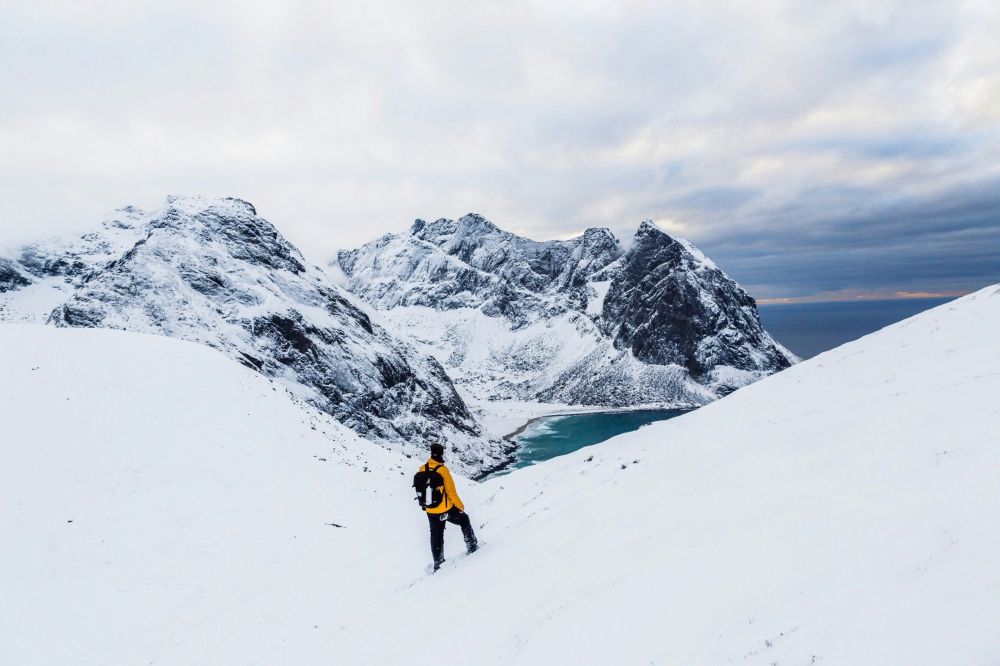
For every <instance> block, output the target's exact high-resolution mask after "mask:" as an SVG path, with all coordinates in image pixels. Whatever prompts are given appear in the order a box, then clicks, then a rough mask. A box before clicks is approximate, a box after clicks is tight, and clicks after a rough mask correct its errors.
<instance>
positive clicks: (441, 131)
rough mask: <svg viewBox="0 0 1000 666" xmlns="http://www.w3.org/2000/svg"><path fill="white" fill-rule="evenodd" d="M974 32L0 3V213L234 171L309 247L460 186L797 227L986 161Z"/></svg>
mask: <svg viewBox="0 0 1000 666" xmlns="http://www.w3.org/2000/svg"><path fill="white" fill-rule="evenodd" d="M997 34H1000V8H998V7H997V5H996V3H995V2H992V1H989V2H985V1H984V2H962V3H954V2H919V3H914V2H902V1H900V2H888V1H887V2H845V3H827V2H821V1H819V0H814V1H812V2H791V3H788V2H777V1H773V2H772V1H764V2H757V3H737V2H712V3H705V2H695V1H693V0H692V1H690V2H687V1H685V2H671V3H669V4H665V3H655V2H623V3H610V2H588V3H558V2H556V3H553V2H504V3H458V2H443V3H410V2H383V3H374V2H343V1H341V2H336V3H319V2H316V3H305V2H256V3H248V2H240V3H236V2H231V3H200V2H181V1H175V2H170V3H139V2H136V3H117V2H106V3H85V5H84V4H81V3H76V2H47V3H44V2H37V1H32V2H23V3H20V2H14V3H5V5H4V7H3V8H2V9H0V58H2V62H3V67H2V68H0V147H2V149H0V219H2V220H3V231H4V235H5V236H6V237H7V238H8V239H9V238H14V237H19V236H25V235H30V234H36V233H40V232H48V231H61V230H63V229H66V228H69V227H74V226H75V227H80V226H83V225H84V224H87V223H91V222H93V221H94V220H96V219H98V218H100V217H101V216H102V215H103V213H104V212H106V211H107V210H108V209H110V208H114V207H117V206H120V205H125V204H127V203H136V204H138V205H142V206H155V205H157V204H159V203H160V202H162V200H163V198H164V197H165V195H166V194H168V193H192V194H204V195H209V196H212V195H220V196H222V195H234V196H241V197H244V198H247V199H249V200H251V201H253V202H254V203H255V204H256V205H257V207H258V210H260V211H261V212H262V213H263V214H264V215H266V216H267V217H269V218H270V219H272V220H273V221H275V222H276V223H277V224H278V225H279V227H280V228H281V229H282V230H283V231H285V232H286V234H287V235H288V236H289V237H291V238H292V240H294V241H295V242H297V243H298V244H300V245H301V246H303V249H304V250H305V251H306V252H307V254H309V255H310V256H311V257H313V258H316V259H319V258H321V257H322V256H323V255H325V254H327V253H329V252H330V251H331V250H332V249H334V248H336V247H343V246H346V245H354V244H357V243H360V242H363V241H365V240H368V239H370V238H372V237H374V236H376V235H378V234H380V233H384V232H388V231H398V230H401V229H404V228H405V227H406V226H407V225H408V224H409V222H410V221H411V220H412V219H413V218H415V217H427V218H436V217H440V216H456V215H461V214H463V213H465V212H468V211H470V210H476V211H478V212H481V213H483V214H485V215H487V216H488V217H490V218H491V219H494V220H495V221H496V222H497V223H499V224H500V225H501V226H505V227H507V228H512V229H514V230H517V231H519V232H523V233H526V234H529V235H534V236H536V237H555V236H563V235H565V234H566V233H568V232H570V231H573V230H577V229H580V228H583V227H585V226H589V225H604V226H611V227H612V228H613V229H614V230H615V231H616V233H619V235H622V236H627V235H628V234H630V232H631V230H632V228H634V225H635V224H636V223H637V222H638V221H639V220H641V219H643V218H650V217H651V218H655V219H660V220H667V219H669V220H671V224H672V225H673V227H672V228H674V229H682V230H684V232H685V233H686V234H687V235H688V236H690V237H691V238H692V239H693V240H695V241H696V242H703V243H706V244H708V245H709V246H710V247H709V249H711V245H712V244H718V245H719V246H720V247H721V246H724V245H725V243H726V241H727V238H730V237H733V236H738V235H740V234H742V233H745V232H746V231H748V230H768V229H771V230H775V229H777V228H778V227H781V228H782V229H783V230H786V232H787V233H795V232H796V230H797V229H805V230H806V231H803V232H802V233H806V234H807V233H808V224H809V223H810V221H812V220H816V219H821V220H823V221H824V223H825V221H828V220H829V219H832V218H836V217H837V215H838V213H843V215H844V216H845V218H847V217H850V216H851V215H852V214H854V213H856V212H857V210H859V209H866V208H871V207H875V206H877V205H879V204H880V202H884V201H885V200H886V199H887V198H888V199H893V198H898V197H903V196H928V195H929V194H933V193H934V192H935V191H944V190H947V189H949V188H955V187H960V186H963V185H968V184H972V183H977V182H984V181H987V180H989V179H991V178H994V179H995V178H1000V173H998V172H997V166H996V165H997V164H1000V148H998V146H1000V141H998V139H1000V45H998V42H997V40H996V38H995V37H996V35H997ZM747 279H748V280H750V281H752V280H753V276H752V275H751V276H747ZM836 287H837V285H833V286H831V288H836Z"/></svg>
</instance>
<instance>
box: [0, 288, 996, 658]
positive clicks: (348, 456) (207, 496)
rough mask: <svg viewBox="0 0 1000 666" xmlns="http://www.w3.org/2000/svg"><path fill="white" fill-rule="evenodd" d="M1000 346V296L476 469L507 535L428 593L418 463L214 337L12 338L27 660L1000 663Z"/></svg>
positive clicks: (11, 532) (37, 332) (15, 535)
mask: <svg viewBox="0 0 1000 666" xmlns="http://www.w3.org/2000/svg"><path fill="white" fill-rule="evenodd" d="M998 328H1000V286H994V287H990V288H988V289H984V290H982V291H980V292H978V293H976V294H973V295H971V296H969V297H966V298H963V299H960V300H957V301H954V302H951V303H948V304H946V305H944V306H941V307H939V308H936V309H934V310H930V311H928V312H925V313H922V314H920V315H918V316H916V317H914V318H912V319H909V320H906V321H904V322H901V323H899V324H896V325H894V326H891V327H888V328H886V329H884V330H882V331H880V332H878V333H875V334H873V335H870V336H867V337H865V338H862V339H861V340H858V341H856V342H853V343H850V344H847V345H844V346H842V347H840V348H838V349H836V350H833V351H830V352H827V353H825V354H822V355H820V356H818V357H816V358H813V359H810V360H809V361H806V362H804V363H802V364H800V365H797V366H795V367H793V368H790V369H788V370H786V371H784V372H781V373H778V374H777V375H774V376H772V377H769V378H767V379H764V380H762V381H760V382H758V383H756V384H753V385H752V386H749V387H746V388H743V389H740V390H738V391H736V392H734V393H732V394H731V395H729V396H727V397H726V398H723V399H722V400H720V401H718V402H715V403H713V404H711V405H708V406H706V407H703V408H701V409H699V410H698V411H696V412H693V413H691V414H689V415H685V416H682V417H679V418H676V419H672V420H670V421H667V422H663V423H660V424H654V425H652V426H648V427H646V428H643V429H641V430H639V431H637V432H635V433H630V434H627V435H623V436H620V437H618V438H616V439H614V440H611V441H610V442H606V443H603V444H600V445H598V446H596V447H591V448H590V449H586V450H582V451H579V452H576V453H574V454H571V455H568V456H564V457H562V458H558V459H555V460H552V461H548V462H546V463H542V464H539V465H535V466H533V467H529V468H526V469H522V470H517V471H515V472H514V473H512V474H510V475H508V476H505V477H502V478H499V479H494V480H490V481H487V482H485V483H482V484H478V485H476V484H472V483H471V482H469V481H466V480H464V479H459V480H458V482H459V489H460V491H461V492H462V495H463V498H464V499H465V501H466V504H467V506H468V508H469V511H470V513H471V515H472V517H473V523H474V525H475V526H476V529H477V531H478V533H479V535H480V538H481V539H482V541H483V542H484V543H485V546H484V548H483V549H482V551H480V552H479V553H477V554H476V555H475V556H473V557H471V558H461V559H459V558H455V557H454V555H456V554H457V552H458V551H459V549H460V544H461V541H460V538H459V535H458V534H457V530H455V529H449V530H448V533H447V535H446V536H447V542H446V552H447V554H448V556H449V557H450V558H451V560H450V561H449V563H448V564H447V565H446V567H445V569H444V570H443V571H442V572H440V573H438V574H435V575H434V576H425V575H424V572H423V569H422V567H423V566H424V564H425V563H426V561H427V559H428V554H427V552H426V551H427V545H426V534H425V532H426V524H425V521H424V518H423V516H422V515H420V513H419V512H417V511H416V509H415V507H414V506H413V505H412V503H411V502H410V501H409V500H408V494H409V493H408V489H407V486H408V485H409V475H410V473H411V471H412V468H413V466H414V464H415V462H416V461H405V460H403V459H401V458H397V457H394V454H392V453H390V452H387V451H384V450H382V449H379V448H377V447H375V446H368V447H367V448H365V446H364V445H363V443H358V442H356V441H355V442H353V444H351V445H348V442H347V440H345V439H344V438H348V437H354V435H353V434H351V433H349V432H348V431H346V430H345V429H344V428H342V427H340V426H338V425H337V424H336V423H335V422H333V421H332V420H329V419H327V420H324V421H321V422H319V425H318V426H317V427H318V428H319V430H317V431H313V430H312V429H311V428H310V426H309V424H308V423H303V422H302V419H301V416H299V414H300V413H301V412H298V411H296V410H297V409H298V408H297V406H296V405H294V404H292V403H291V402H290V401H289V398H288V396H287V395H286V394H284V393H282V392H281V391H280V390H277V391H276V390H274V389H275V387H274V386H273V385H272V384H269V383H268V382H267V381H266V380H265V379H263V378H262V377H260V376H259V375H256V374H253V373H251V372H250V371H248V370H246V369H245V368H242V367H240V366H238V365H236V364H235V363H233V362H231V361H228V360H226V359H224V358H222V357H220V356H218V355H215V356H213V354H214V352H212V351H211V350H208V349H202V348H198V347H195V346H193V345H185V344H183V343H180V342H176V341H171V340H165V339H162V338H147V337H139V336H129V335H127V334H121V333H112V332H102V331H79V330H72V331H63V330H52V329H47V328H43V329H39V328H32V327H0V361H2V364H3V365H2V367H4V368H5V370H7V371H5V372H4V373H3V375H2V376H0V404H3V405H4V409H5V413H4V421H5V434H7V435H10V436H9V437H8V438H5V440H4V451H3V453H4V460H5V465H4V466H3V467H2V468H0V470H2V471H0V501H2V502H3V506H4V507H5V511H4V512H3V513H0V533H3V534H4V535H5V544H15V546H14V547H13V548H10V547H5V548H4V549H2V550H0V587H2V589H4V590H5V591H12V592H13V593H12V594H11V593H9V592H8V593H6V594H5V601H6V602H7V603H5V604H4V605H3V607H2V609H0V662H3V663H8V662H9V663H33V664H35V663H41V664H45V663H72V664H89V663H157V664H189V663H294V664H328V663H338V664H402V663H412V661H413V660H414V659H415V658H416V659H419V646H421V645H425V644H426V643H427V642H428V640H434V641H437V643H439V644H440V646H441V651H442V653H443V654H444V655H446V658H447V659H448V660H449V661H451V662H454V663H475V664H493V663H516V664H553V663H579V664H598V663H600V664H606V663H616V664H618V663H620V664H650V663H652V664H684V665H687V664H768V665H769V664H781V665H786V664H810V663H817V664H837V665H841V664H858V665H862V664H865V665H867V664H907V665H912V664H927V665H935V666H937V665H939V664H963V665H965V664H983V665H986V664H996V663H998V662H1000V637H998V634H997V633H996V631H995V628H996V618H997V617H1000V595H998V594H997V590H1000V569H998V568H997V567H996V560H997V557H998V555H1000V523H998V522H997V520H996V509H997V507H998V506H1000V484H998V483H997V470H998V469H1000V446H998V442H1000V401H998V400H997V397H996V396H998V395H1000V349H998V342H997V338H996V335H995V332H996V330H998ZM57 336H62V337H57ZM88 336H89V337H88ZM111 336H119V337H111ZM64 348H65V349H66V351H65V352H64V351H63V349H64ZM154 359H161V360H159V361H155V360H154ZM138 367H148V368H151V370H150V371H149V376H148V377H147V376H144V375H145V374H146V372H147V371H146V370H145V369H144V370H141V371H140V370H138V369H137V368H138ZM33 368H37V369H33ZM97 368H103V369H105V370H106V372H105V374H104V376H103V377H100V378H99V377H98V375H97V373H95V372H94V370H95V369H97ZM150 379H152V380H153V381H149V380H150ZM65 398H69V399H68V400H66V399H65ZM164 410H166V411H164ZM316 418H325V417H320V416H319V415H317V417H316ZM324 430H325V431H326V433H324V432H323V431H324ZM342 446H347V448H346V449H344V448H341V447H342ZM350 451H365V452H366V455H365V460H364V461H359V460H355V458H354V455H353V454H352V453H350ZM314 456H318V457H327V458H328V460H327V461H326V462H320V461H319V458H318V457H314ZM400 464H402V465H403V467H402V468H401V469H400V468H398V467H397V466H398V465H400ZM365 466H367V468H368V470H369V471H368V472H365V471H363V470H364V468H365ZM9 507H12V509H11V508H9ZM67 520H73V521H74V522H73V523H67V522H66V521H67ZM327 522H337V523H342V524H345V525H347V527H346V528H336V527H330V526H326V525H324V523H327ZM53 636H58V637H59V638H60V640H53V639H52V637H53Z"/></svg>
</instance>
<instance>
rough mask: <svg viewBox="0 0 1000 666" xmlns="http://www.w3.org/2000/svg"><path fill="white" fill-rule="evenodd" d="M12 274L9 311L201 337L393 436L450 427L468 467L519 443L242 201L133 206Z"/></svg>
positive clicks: (30, 317)
mask: <svg viewBox="0 0 1000 666" xmlns="http://www.w3.org/2000/svg"><path fill="white" fill-rule="evenodd" d="M5 267H6V268H5ZM4 275H6V276H7V277H0V279H2V280H3V284H5V285H9V287H8V289H7V291H6V292H5V293H3V294H0V317H2V318H4V319H6V320H8V321H21V322H24V321H44V322H48V323H50V324H53V325H56V326H74V327H100V328H114V329H121V330H128V331H134V332H143V333H156V334H161V335H166V336H169V337H176V338H181V339H184V340H189V341H193V342H200V343H203V344H206V345H209V346H211V347H214V348H215V349H219V350H221V351H224V352H225V353H227V354H228V355H229V356H230V357H232V358H234V359H236V360H238V361H239V362H241V363H243V364H244V365H246V366H248V367H250V368H253V369H255V370H257V371H259V372H261V373H262V374H264V375H266V376H268V377H272V378H275V379H278V380H280V381H282V382H283V383H284V384H285V386H287V387H288V388H291V389H294V390H296V391H297V392H298V393H299V394H300V395H301V396H302V397H303V398H305V399H306V400H308V401H309V402H311V403H312V404H314V405H316V406H317V407H319V408H321V409H323V410H325V411H327V412H329V413H330V414H332V415H333V416H335V417H336V418H337V419H339V420H340V421H341V422H342V423H344V424H346V425H347V426H349V427H351V428H353V429H354V430H355V431H357V432H358V433H360V434H362V435H364V436H365V437H368V438H370V439H373V440H375V441H378V442H381V443H384V444H386V445H389V446H392V447H394V448H396V449H399V450H403V451H405V452H407V453H410V454H413V455H416V454H422V452H423V451H424V450H425V449H426V445H427V443H428V442H429V441H435V440H441V441H444V442H446V443H448V444H449V445H450V448H451V449H452V450H453V451H455V452H456V454H457V460H456V461H455V462H456V466H457V467H458V468H460V469H463V470H467V471H469V472H482V471H484V470H487V469H490V468H494V467H496V466H498V465H501V464H503V462H505V461H506V460H508V459H509V456H510V448H511V445H510V444H509V443H506V442H502V441H500V440H498V439H495V438H490V437H488V436H487V435H485V433H484V432H483V430H482V427H481V426H480V424H479V423H478V422H477V421H476V419H475V418H474V417H473V416H472V415H471V414H470V413H469V411H468V409H467V407H466V405H465V403H464V402H463V400H462V398H461V397H460V395H459V394H458V393H457V392H456V390H455V387H454V386H453V385H452V382H451V379H450V378H449V377H448V375H447V373H446V372H445V371H444V369H443V368H442V367H441V365H440V363H438V362H437V360H435V359H434V357H432V356H429V355H426V354H419V353H417V352H416V351H415V350H414V349H413V348H412V347H411V346H410V345H409V344H407V343H406V342H404V341H402V340H400V339H398V338H397V337H395V336H393V335H392V334H391V333H389V332H388V331H386V330H385V329H384V328H382V327H380V326H377V325H375V324H373V323H372V322H371V320H370V318H369V317H368V315H366V314H365V313H364V312H363V311H362V310H360V309H359V308H358V307H356V306H355V305H354V304H353V303H352V302H351V299H349V298H347V297H346V295H345V293H344V292H343V291H342V290H341V289H340V288H339V287H337V286H335V285H333V284H332V283H331V282H330V281H329V280H328V278H327V275H326V273H324V272H323V271H322V270H320V269H319V268H316V267H312V266H309V265H307V264H306V262H305V260H304V259H303V257H302V255H301V254H300V253H299V252H298V250H297V249H296V248H294V247H293V246H292V245H291V244H289V243H288V242H287V241H286V240H285V239H284V238H283V237H282V236H281V235H280V234H279V233H278V231H277V230H276V229H275V228H274V227H273V226H272V225H271V224H270V223H269V222H268V221H267V220H265V219H263V218H261V217H259V216H258V215H257V212H256V210H255V209H254V208H253V206H252V205H251V204H249V203H247V202H245V201H241V200H238V199H215V200H206V199H201V198H197V197H172V198H170V199H169V200H168V203H167V206H166V207H165V208H164V209H162V210H158V211H154V212H144V211H140V210H138V209H135V208H131V207H130V208H125V209H123V210H121V211H118V212H117V213H116V214H115V215H113V216H111V217H110V218H109V219H108V220H106V221H105V222H104V223H103V225H102V228H101V229H100V230H98V231H95V232H93V233H89V234H86V235H84V236H83V237H81V238H78V239H74V240H72V241H54V242H47V243H39V244H36V245H32V246H29V247H26V248H24V249H23V250H22V251H21V253H20V256H18V257H17V258H16V259H15V260H7V261H6V262H5V263H4V264H2V265H0V276H4ZM23 275H27V276H29V278H27V279H25V280H23V281H21V280H19V279H18V278H19V276H23Z"/></svg>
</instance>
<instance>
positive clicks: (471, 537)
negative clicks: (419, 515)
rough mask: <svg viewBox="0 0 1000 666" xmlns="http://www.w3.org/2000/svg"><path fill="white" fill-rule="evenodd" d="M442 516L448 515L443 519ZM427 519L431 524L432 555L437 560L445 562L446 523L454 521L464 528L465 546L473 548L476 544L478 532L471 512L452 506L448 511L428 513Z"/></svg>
mask: <svg viewBox="0 0 1000 666" xmlns="http://www.w3.org/2000/svg"><path fill="white" fill-rule="evenodd" d="M441 516H446V518H445V520H441ZM427 520H428V521H429V522H430V525H431V555H433V556H434V561H435V562H444V526H445V523H446V522H448V523H454V524H455V525H458V526H459V527H461V528H462V537H463V538H464V539H465V547H466V548H472V547H474V546H475V545H476V534H475V532H473V531H472V521H470V520H469V514H467V513H465V512H464V511H459V510H458V508H457V507H452V508H450V509H449V510H448V512H447V513H428V514H427Z"/></svg>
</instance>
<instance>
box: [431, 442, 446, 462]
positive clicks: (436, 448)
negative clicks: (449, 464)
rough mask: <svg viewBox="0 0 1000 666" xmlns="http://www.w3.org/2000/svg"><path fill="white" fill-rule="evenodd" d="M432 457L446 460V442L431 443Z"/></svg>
mask: <svg viewBox="0 0 1000 666" xmlns="http://www.w3.org/2000/svg"><path fill="white" fill-rule="evenodd" d="M431 458H434V459H435V460H444V444H442V443H440V442H434V443H433V444H431Z"/></svg>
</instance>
